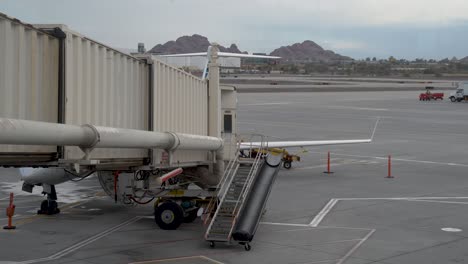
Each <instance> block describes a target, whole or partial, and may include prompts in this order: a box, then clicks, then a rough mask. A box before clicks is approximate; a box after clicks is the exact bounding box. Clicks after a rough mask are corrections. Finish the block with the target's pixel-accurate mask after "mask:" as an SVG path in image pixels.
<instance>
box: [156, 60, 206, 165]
mask: <svg viewBox="0 0 468 264" xmlns="http://www.w3.org/2000/svg"><path fill="white" fill-rule="evenodd" d="M153 61H154V64H153V71H154V75H153V76H154V81H153V83H154V117H153V119H154V120H153V121H154V130H155V131H163V132H164V131H173V132H180V133H189V134H196V135H208V88H207V83H206V82H205V81H203V80H201V79H199V78H197V77H195V76H193V75H191V74H188V73H186V72H184V71H181V70H178V69H176V68H174V67H172V66H169V65H167V64H165V63H163V62H161V61H159V60H158V59H156V58H154V57H153ZM207 159H208V155H207V153H206V152H205V151H177V152H176V153H174V157H173V161H174V162H176V163H177V162H180V163H184V162H193V161H206V160H207ZM161 160H164V155H161V152H160V151H158V152H156V155H155V163H156V164H159V163H160V162H161Z"/></svg>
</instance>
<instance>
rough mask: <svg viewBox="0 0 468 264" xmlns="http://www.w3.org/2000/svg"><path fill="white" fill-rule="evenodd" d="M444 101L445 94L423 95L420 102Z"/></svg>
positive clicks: (420, 96)
mask: <svg viewBox="0 0 468 264" xmlns="http://www.w3.org/2000/svg"><path fill="white" fill-rule="evenodd" d="M439 99H440V100H444V93H422V94H420V95H419V101H430V100H439Z"/></svg>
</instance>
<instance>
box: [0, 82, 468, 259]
mask: <svg viewBox="0 0 468 264" xmlns="http://www.w3.org/2000/svg"><path fill="white" fill-rule="evenodd" d="M417 96H418V92H416V91H413V92H340V93H333V92H330V93H292V94H285V93H261V94H255V93H250V94H240V95H239V111H238V125H239V130H240V132H241V133H253V132H255V133H258V132H259V133H263V134H266V135H269V136H271V138H272V140H300V139H311V140H313V139H318V140H321V139H359V138H368V137H369V136H370V134H371V131H372V128H373V125H374V123H375V121H376V120H377V118H379V117H380V118H381V120H380V124H379V127H378V129H377V132H376V134H375V138H374V142H373V143H372V144H364V145H347V146H328V147H327V146H324V147H316V148H308V149H307V150H308V152H307V153H301V154H300V155H301V156H302V161H301V162H300V163H293V168H292V169H291V170H289V171H288V170H282V171H280V175H279V177H278V179H277V182H276V184H275V186H274V189H273V191H272V193H271V196H270V200H269V202H268V205H267V211H266V213H265V215H264V217H263V219H262V223H261V225H260V226H259V228H258V231H257V234H256V236H255V238H254V241H253V242H252V250H251V251H250V252H246V251H244V249H243V247H240V246H238V245H231V246H229V245H222V244H217V246H216V248H214V249H211V248H210V247H209V246H208V243H206V242H205V241H204V240H203V232H204V227H203V224H202V223H201V221H200V220H197V221H195V222H194V223H191V224H184V225H182V226H181V228H180V229H178V230H175V231H164V230H160V229H159V228H158V227H157V226H156V224H155V223H154V221H153V219H152V218H151V213H152V208H151V206H143V207H125V206H120V205H116V204H114V202H113V201H112V199H111V198H108V197H105V196H103V193H102V191H100V190H99V186H98V183H97V180H96V179H95V178H90V179H86V180H84V181H82V182H78V183H69V184H68V185H64V186H63V187H61V186H60V185H59V186H58V187H57V191H58V192H59V195H61V194H62V196H63V198H61V199H62V200H61V203H60V205H61V207H62V209H63V213H62V214H61V215H58V216H35V214H34V212H35V210H36V209H37V206H38V205H39V202H40V200H41V199H42V198H41V196H40V195H39V194H35V195H27V196H19V195H18V196H17V202H16V204H17V206H18V209H17V214H18V216H17V217H16V218H15V222H16V224H17V226H18V229H17V230H15V231H4V230H1V231H0V261H4V262H19V263H138V262H143V261H144V263H347V264H364V263H366V264H367V263H380V264H396V263H403V264H405V263H408V264H409V263H468V251H467V250H466V249H467V248H468V221H467V220H468V210H467V209H468V180H467V173H466V172H467V169H468V148H467V147H466V144H465V143H464V142H465V140H468V135H467V134H466V131H468V122H467V121H468V104H465V103H450V102H448V101H437V102H420V101H418V99H417ZM296 151H297V152H299V151H298V150H292V151H291V152H293V153H294V152H296ZM328 151H330V152H331V157H332V171H334V173H333V174H324V173H323V171H324V170H325V168H326V166H325V164H326V155H327V152H328ZM387 155H392V158H393V168H392V174H393V176H394V178H392V179H388V178H385V177H386V176H387ZM18 179H19V176H18V174H17V172H16V170H14V169H2V171H1V181H2V182H0V186H1V188H0V213H2V212H4V208H5V206H6V205H7V200H6V197H7V196H8V192H9V191H14V192H17V193H18V194H20V192H19V186H20V185H19V184H20V183H19V182H18ZM73 197H77V198H76V199H72V198H73ZM0 221H2V224H3V223H6V220H5V219H4V217H3V216H0ZM442 228H456V229H458V230H456V229H454V230H455V231H460V232H446V231H443V230H442ZM0 263H1V262H0Z"/></svg>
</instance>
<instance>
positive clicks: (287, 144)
mask: <svg viewBox="0 0 468 264" xmlns="http://www.w3.org/2000/svg"><path fill="white" fill-rule="evenodd" d="M370 142H372V139H347V140H311V141H272V142H268V143H264V144H265V146H264V147H266V148H292V147H312V146H324V145H342V144H359V143H370ZM261 145H262V143H261V142H242V143H241V145H240V149H251V148H258V147H260V146H261Z"/></svg>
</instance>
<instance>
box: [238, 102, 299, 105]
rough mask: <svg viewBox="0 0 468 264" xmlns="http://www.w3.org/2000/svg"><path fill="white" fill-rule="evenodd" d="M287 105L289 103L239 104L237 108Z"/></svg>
mask: <svg viewBox="0 0 468 264" xmlns="http://www.w3.org/2000/svg"><path fill="white" fill-rule="evenodd" d="M288 104H291V103H288V102H278V103H274V102H273V103H257V104H241V105H239V106H251V105H255V106H257V105H288Z"/></svg>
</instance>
